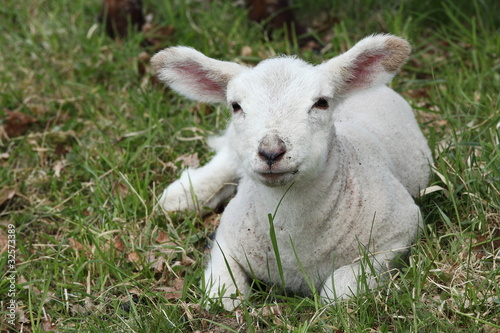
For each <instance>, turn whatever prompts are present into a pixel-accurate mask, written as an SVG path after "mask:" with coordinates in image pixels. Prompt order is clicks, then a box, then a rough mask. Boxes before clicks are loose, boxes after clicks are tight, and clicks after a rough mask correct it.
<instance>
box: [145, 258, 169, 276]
mask: <svg viewBox="0 0 500 333" xmlns="http://www.w3.org/2000/svg"><path fill="white" fill-rule="evenodd" d="M153 258H154V259H153ZM149 260H151V261H150V262H151V265H150V266H149V267H150V268H152V269H154V270H155V271H156V272H157V273H162V272H163V269H164V267H165V264H166V260H165V258H164V257H163V256H159V257H155V256H150V258H149Z"/></svg>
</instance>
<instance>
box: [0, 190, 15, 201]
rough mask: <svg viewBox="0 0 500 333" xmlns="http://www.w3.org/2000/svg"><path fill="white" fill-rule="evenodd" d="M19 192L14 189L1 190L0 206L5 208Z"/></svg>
mask: <svg viewBox="0 0 500 333" xmlns="http://www.w3.org/2000/svg"><path fill="white" fill-rule="evenodd" d="M16 193H17V191H16V190H15V189H14V188H12V187H4V188H2V189H0V206H3V205H4V204H6V203H7V202H8V201H10V200H12V198H14V196H15V195H16Z"/></svg>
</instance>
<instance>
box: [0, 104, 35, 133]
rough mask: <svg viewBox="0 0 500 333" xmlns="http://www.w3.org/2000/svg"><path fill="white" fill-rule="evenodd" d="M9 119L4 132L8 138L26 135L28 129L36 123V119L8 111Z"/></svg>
mask: <svg viewBox="0 0 500 333" xmlns="http://www.w3.org/2000/svg"><path fill="white" fill-rule="evenodd" d="M6 113H7V119H6V121H5V123H4V125H3V126H4V130H5V133H7V135H8V136H10V137H13V136H20V135H23V134H24V133H26V131H27V130H28V127H29V126H30V125H31V124H33V123H34V122H36V119H35V118H33V117H30V116H28V115H26V114H24V113H21V112H17V111H9V110H6Z"/></svg>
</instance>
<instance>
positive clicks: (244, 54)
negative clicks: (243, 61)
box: [240, 45, 253, 57]
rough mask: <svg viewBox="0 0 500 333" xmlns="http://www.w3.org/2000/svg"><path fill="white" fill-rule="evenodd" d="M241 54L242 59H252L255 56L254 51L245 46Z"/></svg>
mask: <svg viewBox="0 0 500 333" xmlns="http://www.w3.org/2000/svg"><path fill="white" fill-rule="evenodd" d="M240 54H241V56H242V57H250V56H251V55H252V54H253V50H252V48H251V47H250V46H248V45H245V46H243V47H242V48H241V51H240Z"/></svg>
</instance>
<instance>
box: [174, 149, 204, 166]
mask: <svg viewBox="0 0 500 333" xmlns="http://www.w3.org/2000/svg"><path fill="white" fill-rule="evenodd" d="M179 161H181V162H182V164H181V165H182V167H190V168H193V169H195V168H197V167H199V166H200V159H199V158H198V153H194V154H189V155H181V156H179V157H177V158H176V159H175V161H174V162H179Z"/></svg>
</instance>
